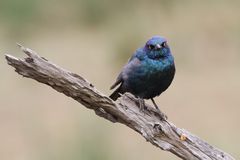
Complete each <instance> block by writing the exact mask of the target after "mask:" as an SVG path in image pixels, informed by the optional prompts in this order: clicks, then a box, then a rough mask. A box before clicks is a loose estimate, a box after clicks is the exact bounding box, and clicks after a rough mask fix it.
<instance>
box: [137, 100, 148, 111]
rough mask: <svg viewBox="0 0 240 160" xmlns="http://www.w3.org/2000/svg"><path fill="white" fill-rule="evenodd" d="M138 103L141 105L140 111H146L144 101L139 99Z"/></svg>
mask: <svg viewBox="0 0 240 160" xmlns="http://www.w3.org/2000/svg"><path fill="white" fill-rule="evenodd" d="M138 103H139V106H140V110H141V111H144V109H145V108H146V106H145V101H144V99H142V98H140V97H138Z"/></svg>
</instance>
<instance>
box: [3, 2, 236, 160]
mask: <svg viewBox="0 0 240 160" xmlns="http://www.w3.org/2000/svg"><path fill="white" fill-rule="evenodd" d="M239 8H240V1H237V0H230V1H229V0H228V1H227V0H202V1H195V0H193V1H190V0H183V1H177V0H158V1H157V0H148V1H143V0H138V1H137V0H132V1H127V0H121V1H113V0H102V1H99V0H68V1H64V0H41V1H40V0H0V54H1V58H0V73H1V80H0V82H1V83H0V97H1V98H0V142H1V143H0V159H1V160H43V159H44V160H55V159H56V160H67V159H71V160H79V159H80V160H112V159H114V160H122V159H126V160H133V159H139V160H148V159H165V160H175V159H176V160H177V159H178V158H177V157H175V156H174V155H172V154H171V153H168V152H164V151H161V150H160V149H158V148H156V147H154V146H152V145H151V144H149V143H147V142H146V141H145V140H144V139H143V138H142V137H141V136H140V135H138V134H137V133H136V132H134V131H132V130H131V129H129V128H127V127H125V126H123V125H121V124H112V123H110V122H108V121H106V120H104V119H102V118H99V117H97V116H95V114H94V113H93V112H92V111H90V110H87V109H86V108H84V107H83V106H81V105H80V104H78V103H77V102H75V101H74V100H72V99H70V98H68V97H66V96H64V95H63V94H60V93H58V92H56V91H54V90H53V89H52V88H50V87H48V86H46V85H43V84H40V83H38V82H35V81H33V80H31V79H26V78H22V77H21V76H19V75H17V74H16V73H15V72H14V71H13V68H11V67H10V66H8V65H7V64H6V61H5V59H4V54H6V53H8V54H12V55H14V56H17V57H23V56H24V55H23V53H21V52H20V51H19V49H18V48H17V47H16V42H19V43H21V44H23V45H25V46H26V47H29V48H32V49H33V50H35V51H37V52H38V53H39V54H40V55H41V56H43V57H46V58H47V59H49V60H51V61H52V62H54V63H56V64H58V65H60V66H62V67H64V68H66V69H68V70H70V71H73V72H76V73H78V74H80V75H82V76H83V77H85V78H87V79H88V80H89V81H91V82H92V83H93V84H94V85H95V86H96V87H97V88H98V89H99V90H100V91H102V92H103V93H105V94H106V95H109V94H110V93H111V91H110V90H109V87H110V85H111V84H112V83H113V82H114V81H115V78H116V76H117V75H118V73H119V71H120V70H121V68H122V66H123V65H124V64H125V63H126V61H127V59H128V58H129V57H130V56H131V54H132V53H133V52H134V51H135V50H136V49H137V48H138V47H140V46H142V45H144V43H145V41H146V40H147V39H149V38H150V37H151V36H153V35H162V36H164V37H167V39H168V43H169V45H170V46H171V49H172V52H173V54H174V56H175V61H176V67H177V73H176V77H175V79H174V81H173V83H172V85H171V87H170V88H169V89H168V91H167V92H165V93H164V94H162V96H160V97H158V98H156V100H157V103H158V104H159V105H160V106H161V108H162V110H163V111H164V112H165V113H166V114H167V115H168V117H169V120H170V121H171V122H173V123H174V124H176V125H177V126H178V127H180V128H185V129H187V130H189V131H190V132H192V133H194V134H196V135H198V136H199V137H201V138H203V139H205V140H206V141H208V142H209V143H210V144H212V145H214V146H217V147H218V148H220V149H222V150H224V151H226V152H228V153H230V154H231V155H233V156H234V157H235V158H236V159H237V158H240V150H239V148H240V138H239V135H240V127H239V122H240V116H239V113H240V97H239V95H240V10H239Z"/></svg>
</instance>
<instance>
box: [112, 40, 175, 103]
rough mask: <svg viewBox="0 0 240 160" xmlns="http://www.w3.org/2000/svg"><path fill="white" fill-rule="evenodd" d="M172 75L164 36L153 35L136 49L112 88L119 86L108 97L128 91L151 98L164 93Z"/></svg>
mask: <svg viewBox="0 0 240 160" xmlns="http://www.w3.org/2000/svg"><path fill="white" fill-rule="evenodd" d="M174 74H175V65H174V58H173V56H172V54H171V51H170V48H169V46H168V45H167V41H166V39H165V38H163V37H160V36H154V37H152V38H151V39H150V40H148V41H147V42H146V44H145V46H144V47H142V48H139V49H138V50H136V52H135V53H134V54H133V56H132V57H131V58H130V60H129V61H128V63H127V64H126V65H125V66H124V68H123V69H122V71H121V73H120V74H119V76H118V78H117V80H116V82H115V83H114V84H113V85H112V87H111V89H113V88H115V87H116V86H117V85H119V84H120V86H119V87H118V88H117V89H116V90H115V91H114V92H113V93H112V95H111V96H110V97H111V98H112V99H113V100H116V99H117V98H118V97H119V96H120V94H119V93H121V94H123V93H125V92H130V93H132V94H133V95H135V96H136V97H138V98H142V99H151V100H152V101H153V103H154V105H155V107H156V104H155V102H154V100H153V98H154V97H156V96H158V95H160V94H161V93H162V92H164V91H165V90H166V89H167V88H168V87H169V85H170V84H171V82H172V80H173V78H174Z"/></svg>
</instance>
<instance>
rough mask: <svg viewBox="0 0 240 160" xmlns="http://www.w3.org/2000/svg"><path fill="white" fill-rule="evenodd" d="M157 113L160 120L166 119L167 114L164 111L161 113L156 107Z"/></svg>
mask: <svg viewBox="0 0 240 160" xmlns="http://www.w3.org/2000/svg"><path fill="white" fill-rule="evenodd" d="M158 114H159V116H160V118H161V120H165V121H166V120H167V119H168V117H167V115H166V114H165V113H163V112H162V111H161V110H160V109H158Z"/></svg>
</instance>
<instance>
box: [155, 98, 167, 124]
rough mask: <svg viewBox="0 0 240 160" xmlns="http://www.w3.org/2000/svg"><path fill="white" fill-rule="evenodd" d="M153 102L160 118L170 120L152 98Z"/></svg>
mask: <svg viewBox="0 0 240 160" xmlns="http://www.w3.org/2000/svg"><path fill="white" fill-rule="evenodd" d="M151 100H152V102H153V105H154V107H155V108H156V109H157V112H158V114H159V116H160V117H161V119H162V120H167V119H168V117H167V115H166V114H165V113H163V112H162V111H161V110H160V109H159V106H158V105H157V104H156V102H155V101H154V99H153V98H151Z"/></svg>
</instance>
